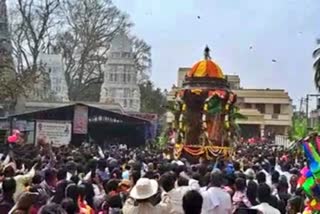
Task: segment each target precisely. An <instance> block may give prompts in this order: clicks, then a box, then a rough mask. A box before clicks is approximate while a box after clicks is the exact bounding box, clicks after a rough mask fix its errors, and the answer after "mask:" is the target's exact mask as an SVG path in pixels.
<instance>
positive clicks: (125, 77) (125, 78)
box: [123, 73, 127, 83]
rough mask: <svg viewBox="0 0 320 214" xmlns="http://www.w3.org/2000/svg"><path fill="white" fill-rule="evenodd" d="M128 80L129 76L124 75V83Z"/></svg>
mask: <svg viewBox="0 0 320 214" xmlns="http://www.w3.org/2000/svg"><path fill="white" fill-rule="evenodd" d="M126 80H127V76H126V73H124V74H123V82H124V83H125V82H126Z"/></svg>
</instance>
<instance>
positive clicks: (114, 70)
mask: <svg viewBox="0 0 320 214" xmlns="http://www.w3.org/2000/svg"><path fill="white" fill-rule="evenodd" d="M103 69H104V81H103V84H102V86H101V93H100V102H103V103H104V102H115V103H119V104H120V105H121V106H122V107H123V108H124V109H125V111H132V112H138V111H139V110H140V90H139V86H138V84H137V75H138V74H137V70H136V69H135V62H134V56H133V52H132V43H131V41H130V39H129V38H128V36H127V35H126V33H125V32H120V33H119V34H118V35H117V36H115V38H114V39H113V40H112V42H111V48H110V51H109V52H108V62H107V63H106V65H104V67H103Z"/></svg>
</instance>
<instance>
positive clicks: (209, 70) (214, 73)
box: [187, 60, 224, 78]
mask: <svg viewBox="0 0 320 214" xmlns="http://www.w3.org/2000/svg"><path fill="white" fill-rule="evenodd" d="M187 76H188V77H216V78H224V75H223V73H222V70H221V68H220V67H219V66H218V65H217V64H216V63H214V62H213V61H212V60H201V61H200V62H198V63H196V64H195V65H194V66H193V67H192V68H191V70H189V71H188V73H187Z"/></svg>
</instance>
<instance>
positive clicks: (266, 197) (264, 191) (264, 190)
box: [258, 183, 271, 203]
mask: <svg viewBox="0 0 320 214" xmlns="http://www.w3.org/2000/svg"><path fill="white" fill-rule="evenodd" d="M270 196H271V189H270V187H269V186H268V184H266V183H262V184H259V186H258V199H259V201H260V203H268V202H269V201H270Z"/></svg>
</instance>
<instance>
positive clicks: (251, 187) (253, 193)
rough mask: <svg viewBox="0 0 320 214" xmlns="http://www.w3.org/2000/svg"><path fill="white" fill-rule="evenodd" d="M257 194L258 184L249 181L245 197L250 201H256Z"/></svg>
mask: <svg viewBox="0 0 320 214" xmlns="http://www.w3.org/2000/svg"><path fill="white" fill-rule="evenodd" d="M257 193H258V184H257V183H256V182H255V181H249V182H248V186H247V197H248V199H249V200H250V201H251V202H252V201H256V199H257Z"/></svg>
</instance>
